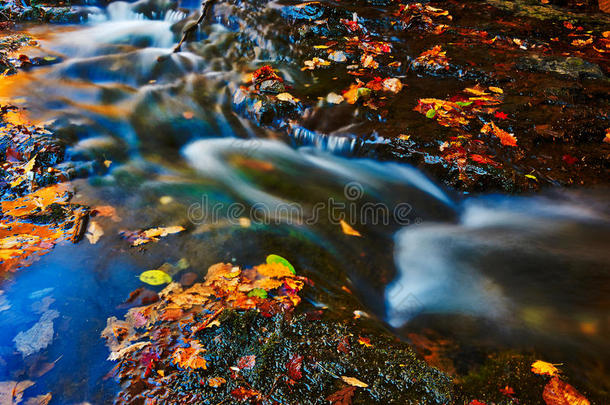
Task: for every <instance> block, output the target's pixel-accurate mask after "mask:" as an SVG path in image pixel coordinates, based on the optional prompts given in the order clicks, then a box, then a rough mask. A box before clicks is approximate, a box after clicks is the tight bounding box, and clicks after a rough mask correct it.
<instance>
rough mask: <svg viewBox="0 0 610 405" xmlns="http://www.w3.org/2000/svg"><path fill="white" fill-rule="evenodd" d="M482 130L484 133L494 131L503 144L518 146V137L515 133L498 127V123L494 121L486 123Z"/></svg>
mask: <svg viewBox="0 0 610 405" xmlns="http://www.w3.org/2000/svg"><path fill="white" fill-rule="evenodd" d="M481 132H482V133H484V134H489V133H492V134H493V135H495V136H496V137H497V138H498V139H500V143H501V144H502V145H506V146H517V138H515V136H514V135H513V134H510V133H508V132H506V131H505V130H503V129H502V128H500V127H498V126H497V125H496V124H494V122H493V121H490V122H488V123H487V124H485V125H484V126H483V128H481Z"/></svg>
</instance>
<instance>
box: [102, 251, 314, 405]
mask: <svg viewBox="0 0 610 405" xmlns="http://www.w3.org/2000/svg"><path fill="white" fill-rule="evenodd" d="M306 283H309V280H308V279H306V278H304V277H299V276H296V275H295V274H294V272H293V270H292V269H291V268H290V267H288V266H286V265H284V264H283V263H282V262H280V261H274V260H268V263H266V264H261V265H259V266H255V267H253V268H251V269H243V270H242V269H240V268H239V267H234V266H232V265H230V264H223V263H219V264H216V265H213V266H211V267H210V268H209V269H208V272H207V275H206V279H205V281H204V282H203V283H196V284H194V285H192V286H191V287H190V288H187V289H184V288H183V287H181V286H180V284H178V283H172V284H170V285H168V286H167V287H166V288H165V289H164V290H163V291H162V292H161V293H160V294H159V295H158V297H160V300H159V301H158V302H155V303H153V304H150V305H147V306H143V307H136V308H132V309H130V310H129V311H128V313H127V315H126V317H125V320H124V321H120V320H118V319H116V318H114V317H112V318H109V320H108V325H107V327H106V329H105V330H104V331H103V332H102V336H103V337H104V338H105V339H106V341H107V344H108V346H109V348H110V350H111V352H112V353H111V354H110V357H109V359H110V360H119V361H120V363H119V365H118V366H117V368H116V375H117V377H118V378H119V380H121V381H125V380H131V379H133V378H136V377H137V376H139V375H141V376H143V380H142V382H143V383H144V384H145V385H146V387H147V390H152V391H155V396H159V395H160V397H164V398H165V397H166V396H167V395H170V396H171V395H175V394H176V393H171V391H170V390H168V389H167V388H166V387H167V386H168V384H169V385H171V384H172V382H173V381H176V379H177V378H178V377H179V375H180V373H181V372H182V371H185V370H186V371H203V370H207V373H206V374H209V373H211V375H209V376H208V377H207V378H203V377H202V378H203V379H202V380H200V383H201V384H203V385H207V386H209V387H212V388H218V387H220V386H221V385H223V384H224V383H225V382H226V381H225V379H224V378H222V377H220V376H219V375H218V373H223V374H226V373H227V372H230V370H223V369H218V368H217V367H216V365H215V363H214V358H215V354H214V352H213V350H212V349H210V350H208V348H207V347H208V345H209V344H210V342H207V341H201V340H199V339H198V338H197V336H198V334H199V332H201V331H202V330H204V329H209V328H215V327H218V326H220V322H219V319H222V316H221V315H222V313H223V312H224V311H229V310H237V311H248V310H257V311H259V312H260V313H261V314H262V315H263V316H266V317H271V316H272V315H275V314H280V313H281V314H288V313H290V312H291V311H292V309H293V308H294V307H295V306H296V305H298V304H299V302H300V301H301V299H300V297H299V295H298V292H299V291H301V289H302V288H303V287H304V285H305V284H306ZM301 361H302V359H301ZM297 363H299V361H297V360H296V359H295V360H293V365H292V366H291V370H292V371H290V372H289V373H291V374H292V375H293V376H294V377H298V374H299V367H300V366H299V365H298V364H297ZM255 364H256V357H255V356H244V357H241V358H240V359H239V360H238V362H237V364H236V365H235V370H233V371H234V372H239V370H243V369H251V368H253V367H254V366H255ZM158 387H163V388H162V389H161V391H164V393H161V392H158V391H159V390H160V389H159V388H158ZM147 390H145V391H143V392H141V393H139V394H138V395H142V396H146V395H147ZM232 395H233V397H234V398H235V399H245V398H251V397H257V398H258V397H260V398H262V394H261V393H260V392H257V391H254V390H252V389H251V387H238V388H236V389H234V390H233V392H232Z"/></svg>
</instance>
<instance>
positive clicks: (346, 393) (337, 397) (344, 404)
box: [326, 385, 356, 405]
mask: <svg viewBox="0 0 610 405" xmlns="http://www.w3.org/2000/svg"><path fill="white" fill-rule="evenodd" d="M354 391H356V387H352V386H351V385H348V386H346V387H345V388H341V389H340V390H339V391H337V392H335V393H334V394H331V395H330V396H329V397H328V398H326V400H327V401H330V403H331V404H333V405H350V404H351V403H352V397H353V396H354Z"/></svg>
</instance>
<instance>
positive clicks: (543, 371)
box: [532, 360, 559, 377]
mask: <svg viewBox="0 0 610 405" xmlns="http://www.w3.org/2000/svg"><path fill="white" fill-rule="evenodd" d="M532 372H533V373H536V374H540V375H549V376H551V377H553V376H554V375H556V374H559V370H558V369H557V367H555V365H554V364H551V363H547V362H546V361H542V360H536V361H535V362H534V363H532Z"/></svg>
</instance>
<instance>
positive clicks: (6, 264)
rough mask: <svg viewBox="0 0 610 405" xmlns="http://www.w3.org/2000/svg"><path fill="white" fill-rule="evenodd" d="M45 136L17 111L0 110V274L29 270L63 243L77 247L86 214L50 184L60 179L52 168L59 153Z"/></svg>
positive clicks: (59, 186) (63, 185)
mask: <svg viewBox="0 0 610 405" xmlns="http://www.w3.org/2000/svg"><path fill="white" fill-rule="evenodd" d="M49 135H50V132H48V131H46V130H45V129H44V128H43V127H40V126H37V125H33V124H32V123H30V122H29V121H28V120H27V118H26V117H25V115H24V114H23V112H22V111H19V110H17V109H16V108H14V107H2V123H1V127H0V145H1V146H2V155H3V156H2V157H3V162H2V168H1V169H0V170H1V171H2V174H3V181H2V197H3V198H2V201H1V202H0V204H1V209H2V216H1V218H0V273H4V272H6V271H12V270H15V269H17V268H18V267H21V266H24V265H27V264H29V263H30V262H31V261H32V260H34V259H35V258H36V257H38V256H39V255H41V254H44V253H46V252H48V251H49V250H50V249H51V248H52V247H53V246H54V245H55V244H57V243H59V242H61V241H63V240H67V239H72V240H74V241H78V240H79V239H80V237H82V233H83V232H84V227H85V225H86V220H87V215H88V211H87V209H86V208H84V207H82V206H79V205H75V204H70V203H69V200H70V198H71V196H72V193H71V192H70V187H69V186H68V185H67V184H66V183H60V184H53V183H56V182H57V181H60V180H63V179H64V178H65V177H64V176H63V174H62V173H61V172H60V171H58V170H56V169H54V168H53V165H55V164H56V163H58V162H60V161H61V160H62V159H63V148H62V147H61V146H59V145H58V143H57V142H55V141H54V140H53V139H52V138H51V137H50V136H49ZM49 184H50V185H49Z"/></svg>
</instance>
